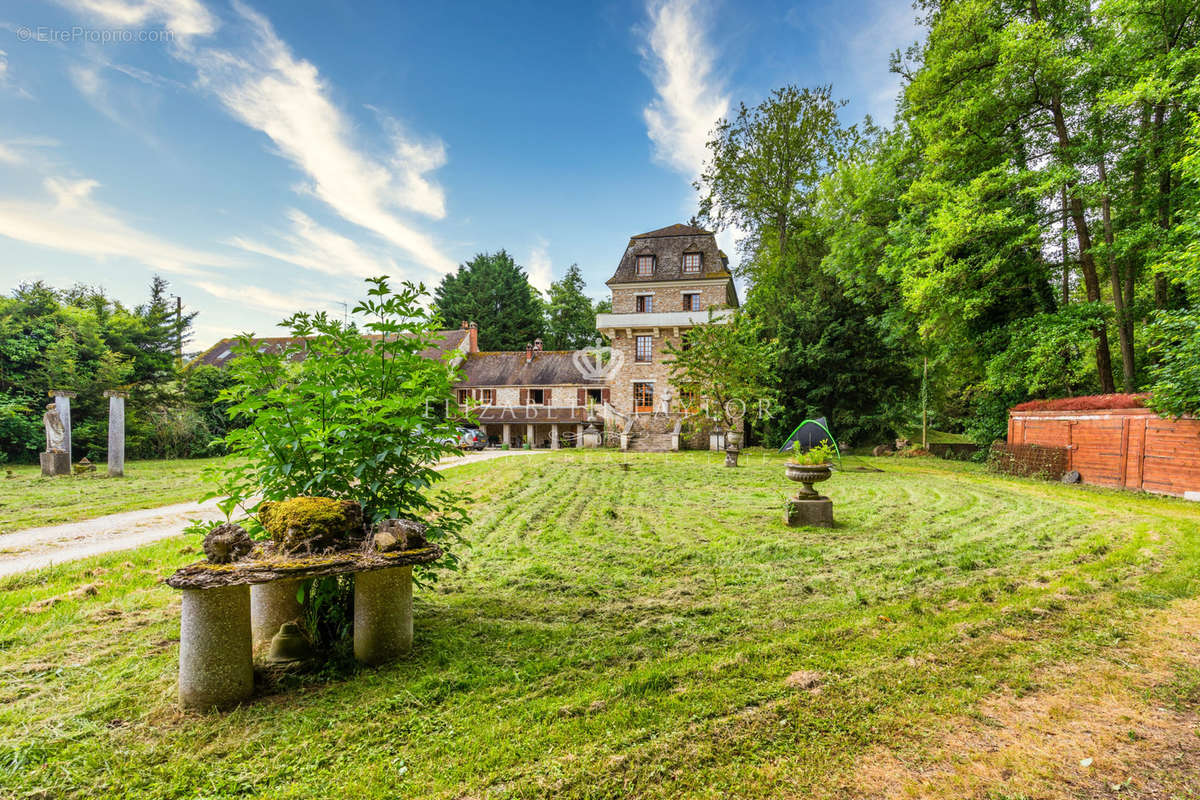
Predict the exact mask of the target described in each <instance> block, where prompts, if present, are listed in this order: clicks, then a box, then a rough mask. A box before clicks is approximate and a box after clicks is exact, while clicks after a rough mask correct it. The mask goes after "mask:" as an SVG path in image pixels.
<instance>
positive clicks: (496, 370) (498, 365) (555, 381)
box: [458, 350, 600, 386]
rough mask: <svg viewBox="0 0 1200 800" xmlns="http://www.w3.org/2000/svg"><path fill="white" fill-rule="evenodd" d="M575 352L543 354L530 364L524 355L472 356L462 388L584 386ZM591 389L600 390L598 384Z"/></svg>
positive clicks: (536, 356)
mask: <svg viewBox="0 0 1200 800" xmlns="http://www.w3.org/2000/svg"><path fill="white" fill-rule="evenodd" d="M574 355H575V351H574V350H543V351H542V352H540V353H535V354H534V357H533V359H532V360H527V359H526V355H525V351H524V350H518V351H516V352H491V353H472V354H471V355H469V356H468V357H467V360H466V361H465V362H464V363H463V365H462V371H463V380H462V381H460V382H459V384H458V385H459V386H562V385H564V384H565V385H571V386H584V385H589V381H588V380H587V379H586V378H584V376H583V374H582V373H581V372H580V371H579V368H578V367H576V366H575V362H574V359H573V356H574ZM590 385H594V386H598V385H600V383H599V382H591V383H590Z"/></svg>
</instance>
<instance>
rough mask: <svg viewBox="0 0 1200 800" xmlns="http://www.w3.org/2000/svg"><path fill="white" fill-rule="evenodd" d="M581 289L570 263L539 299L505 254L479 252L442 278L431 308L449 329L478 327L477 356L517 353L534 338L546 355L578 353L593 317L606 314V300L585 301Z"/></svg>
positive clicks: (592, 331)
mask: <svg viewBox="0 0 1200 800" xmlns="http://www.w3.org/2000/svg"><path fill="white" fill-rule="evenodd" d="M585 285H586V284H585V283H584V280H583V274H582V272H581V271H580V269H579V265H578V264H572V265H571V266H570V267H568V268H567V272H566V274H565V275H564V276H563V277H562V279H561V280H558V281H554V282H553V283H551V284H550V291H549V292H548V296H547V297H545V298H543V297H542V295H541V293H540V292H539V291H538V290H537V289H535V288H534V287H533V286H532V285H530V283H529V278H528V276H527V275H526V273H525V269H524V268H523V267H521V266H520V265H519V264H517V263H516V261H514V260H513V257H512V256H511V255H509V254H508V252H507V251H505V250H500V251H498V252H495V253H479V254H478V255H476V256H475V257H474V258H472V259H471V260H470V261H467V262H466V263H464V264H461V265H460V266H459V268H458V271H457V272H454V273H451V274H449V275H446V276H445V277H444V278H443V279H442V282H441V283H440V284H439V285H438V286H437V288H436V289H435V290H434V295H433V298H434V307H435V308H436V309H437V311H438V314H439V316H440V317H441V318H442V321H443V323H444V324H446V325H448V326H449V327H456V326H457V324H458V323H461V322H474V323H475V324H476V325H478V326H479V349H480V350H483V351H494V350H523V349H525V345H527V344H529V343H531V342H532V341H533V340H534V339H541V340H542V346H543V347H544V348H545V349H547V350H578V349H580V348H584V347H588V346H589V345H591V344H592V343H593V342H595V340H596V336H597V333H596V314H597V313H599V312H602V311H608V310H610V309H611V301H609V300H602V301H599V302H597V303H593V302H592V301H591V300H590V299H588V297H587V295H586V294H585V293H584V288H585Z"/></svg>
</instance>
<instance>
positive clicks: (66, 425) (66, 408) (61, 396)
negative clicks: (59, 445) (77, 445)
mask: <svg viewBox="0 0 1200 800" xmlns="http://www.w3.org/2000/svg"><path fill="white" fill-rule="evenodd" d="M50 396H51V397H53V398H54V406H55V408H57V409H58V418H59V419H61V420H62V424H63V430H64V431H66V432H67V437H66V440H65V441H64V442H63V449H64V450H66V451H67V461H69V462H70V463H72V464H74V463H75V451H73V450H72V449H71V398H72V397H74V396H75V393H74V392H68V391H64V390H63V389H52V390H51V391H50ZM69 473H70V470H68V474H69Z"/></svg>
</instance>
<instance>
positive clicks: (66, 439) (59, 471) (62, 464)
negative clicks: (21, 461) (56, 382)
mask: <svg viewBox="0 0 1200 800" xmlns="http://www.w3.org/2000/svg"><path fill="white" fill-rule="evenodd" d="M70 402H71V401H70V400H69V399H68V398H65V397H64V398H62V399H61V400H60V398H59V397H58V396H57V395H56V396H55V401H54V402H53V403H49V404H48V405H47V406H46V413H45V414H43V415H42V425H43V426H44V427H45V429H46V451H45V452H44V453H42V454H41V455H40V456H39V460H40V461H41V466H42V474H43V475H50V476H53V475H70V474H71V428H70V424H71V422H70V420H71V412H70V407H69V406H67V407H66V408H67V411H66V414H65V417H64V413H63V409H64V403H68V404H69V403H70Z"/></svg>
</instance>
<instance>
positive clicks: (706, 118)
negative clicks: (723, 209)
mask: <svg viewBox="0 0 1200 800" xmlns="http://www.w3.org/2000/svg"><path fill="white" fill-rule="evenodd" d="M700 5H701V4H700V3H699V2H697V0H651V2H650V4H649V5H648V6H647V9H646V11H647V13H648V15H649V17H650V27H649V29H648V30H647V31H646V43H645V47H644V48H643V50H642V58H643V61H644V65H645V69H646V72H647V74H648V75H649V76H650V80H651V82H652V83H653V84H654V90H655V92H656V97H655V98H654V99H653V100H652V101H651V102H650V104H649V105H647V106H646V108H645V109H644V110H643V112H642V115H643V117H644V119H645V120H646V129H647V133H648V134H649V135H650V140H651V141H652V142H653V143H654V155H655V158H656V159H658V160H659V161H661V162H662V163H664V164H666V165H667V166H669V167H671V168H672V169H674V170H677V171H678V172H681V173H683V174H684V175H686V176H688V177H689V178H692V177H695V176H696V175H698V174H699V173H700V170H701V167H702V166H703V165H704V160H705V158H706V156H707V151H706V149H705V143H706V142H707V141H708V135H709V133H710V132H711V131H712V128H713V126H714V125H715V124H716V122H717V120H718V119H720V118H721V117H723V116H725V114H726V113H727V112H728V111H729V95H728V94H726V93H725V90H724V86H723V82H722V81H721V80H720V79H718V77H717V76H716V75H715V74H714V57H713V54H714V52H715V48H714V47H713V45H712V43H711V42H709V41H707V30H706V29H705V27H704V24H703V12H702V10H701V7H700Z"/></svg>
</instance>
